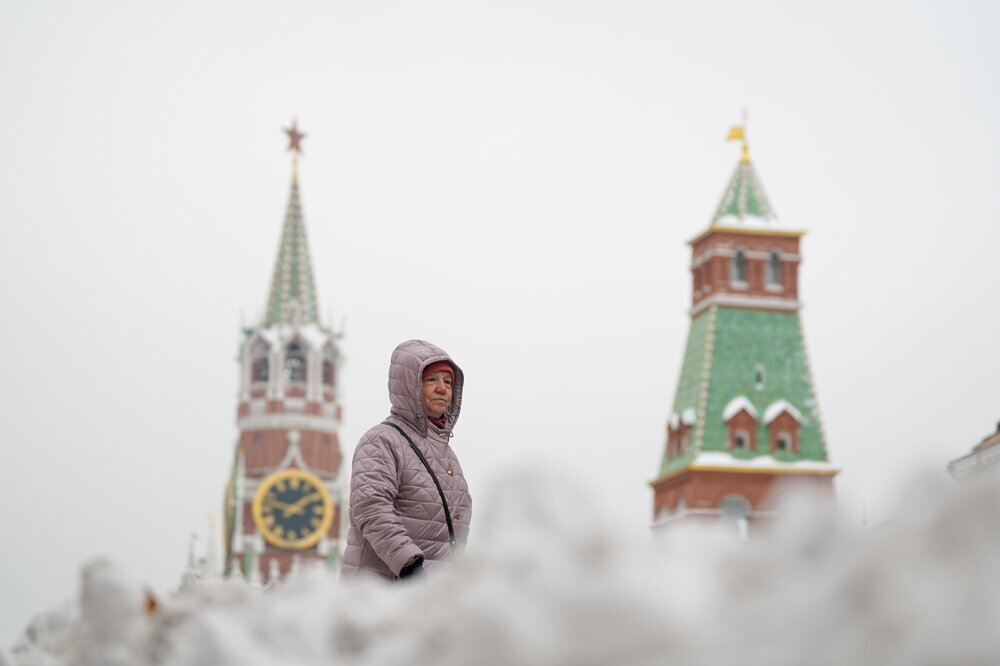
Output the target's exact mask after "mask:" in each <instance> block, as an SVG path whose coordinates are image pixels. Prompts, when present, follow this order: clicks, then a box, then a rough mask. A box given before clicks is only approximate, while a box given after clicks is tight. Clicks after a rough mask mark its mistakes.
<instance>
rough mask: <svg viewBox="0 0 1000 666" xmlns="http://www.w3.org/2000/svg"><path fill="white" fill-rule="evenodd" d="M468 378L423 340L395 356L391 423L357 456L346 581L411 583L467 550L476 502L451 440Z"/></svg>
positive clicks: (365, 440) (370, 435)
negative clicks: (371, 578) (362, 577)
mask: <svg viewBox="0 0 1000 666" xmlns="http://www.w3.org/2000/svg"><path fill="white" fill-rule="evenodd" d="M464 380H465V376H464V375H463V373H462V370H461V368H459V367H458V365H457V364H456V363H455V362H454V361H452V360H451V358H450V357H449V356H448V354H446V353H445V351H444V350H443V349H441V348H439V347H436V346H434V345H432V344H431V343H429V342H425V341H424V340H408V341H407V342H403V343H402V344H400V345H399V346H398V347H396V349H395V350H394V351H393V352H392V360H391V361H390V364H389V400H390V402H391V403H392V409H391V410H390V412H389V418H388V419H386V420H385V421H384V422H383V423H380V424H378V425H376V426H375V427H373V428H371V429H370V430H369V431H368V432H366V433H365V434H364V436H363V437H362V438H361V441H360V442H358V447H357V449H355V451H354V462H353V464H352V467H351V511H350V528H349V529H348V532H347V547H346V549H345V551H344V560H343V563H342V566H341V574H342V575H343V576H345V577H347V576H351V575H354V574H358V573H360V572H367V573H371V574H375V575H377V576H381V577H384V578H387V579H390V580H394V579H398V578H406V577H407V576H412V575H414V574H418V573H420V572H421V571H423V569H424V567H425V566H426V567H427V568H432V567H433V566H434V565H436V564H438V563H440V562H443V561H447V560H452V559H454V558H455V556H456V554H457V551H458V550H459V549H460V548H462V547H464V546H465V543H466V541H467V539H468V534H469V519H470V518H471V517H472V497H471V496H470V495H469V486H468V485H467V484H466V482H465V477H464V476H463V474H462V467H461V465H459V464H458V458H457V457H456V456H455V451H454V449H452V447H451V443H450V439H451V437H452V430H453V429H454V427H455V423H456V422H457V421H458V415H459V412H460V411H461V407H462V386H463V384H464ZM407 438H409V440H410V441H407ZM410 442H412V445H411V443H410ZM414 449H416V450H414ZM417 451H419V454H418V453H417ZM421 455H422V456H423V458H424V459H425V460H426V463H427V465H429V466H430V469H431V470H432V471H433V473H434V474H433V477H436V478H437V483H438V484H440V492H439V490H438V486H437V485H436V484H435V480H434V478H433V477H432V475H431V474H430V473H429V472H428V470H427V467H426V466H425V465H424V462H422V461H421ZM442 494H443V495H444V501H442ZM445 502H446V503H447V510H448V513H449V514H450V518H451V520H450V523H451V524H450V526H449V520H448V519H447V518H446V514H445ZM449 528H450V529H449Z"/></svg>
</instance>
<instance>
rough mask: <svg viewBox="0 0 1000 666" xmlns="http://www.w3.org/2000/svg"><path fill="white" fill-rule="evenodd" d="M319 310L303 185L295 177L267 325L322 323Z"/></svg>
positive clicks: (275, 272) (282, 235) (272, 281)
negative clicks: (301, 191)
mask: <svg viewBox="0 0 1000 666" xmlns="http://www.w3.org/2000/svg"><path fill="white" fill-rule="evenodd" d="M318 310H319V309H318V308H317V306H316V289H315V287H314V286H313V272H312V262H311V261H310V260H309V244H308V242H307V240H306V227H305V223H304V222H303V220H302V206H301V204H300V203H299V182H298V178H296V177H293V178H292V190H291V193H290V194H289V195H288V209H287V211H286V212H285V225H284V227H283V228H282V231H281V243H280V245H279V246H278V257H277V259H276V260H275V262H274V275H273V277H272V278H271V293H270V295H269V296H268V299H267V312H266V313H265V315H264V325H265V326H275V325H279V324H309V323H318V322H319V314H318Z"/></svg>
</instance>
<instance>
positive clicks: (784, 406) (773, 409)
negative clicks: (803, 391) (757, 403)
mask: <svg viewBox="0 0 1000 666" xmlns="http://www.w3.org/2000/svg"><path fill="white" fill-rule="evenodd" d="M782 412H788V413H789V414H791V415H792V418H793V419H795V420H796V421H798V422H799V423H802V413H801V412H799V410H797V409H795V406H794V405H792V404H791V403H789V402H787V401H785V400H778V401H777V402H772V403H771V404H770V405H768V407H767V409H765V410H764V423H766V424H768V425H770V424H771V421H773V420H774V419H776V418H778V416H779V415H780V414H781V413H782Z"/></svg>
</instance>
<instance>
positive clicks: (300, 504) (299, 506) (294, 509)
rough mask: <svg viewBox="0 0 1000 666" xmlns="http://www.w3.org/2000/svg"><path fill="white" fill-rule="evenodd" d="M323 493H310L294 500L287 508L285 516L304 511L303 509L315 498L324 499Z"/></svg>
mask: <svg viewBox="0 0 1000 666" xmlns="http://www.w3.org/2000/svg"><path fill="white" fill-rule="evenodd" d="M322 497H323V496H322V495H320V494H319V493H318V492H313V493H309V494H308V495H303V496H302V497H300V498H299V499H298V500H297V501H295V502H293V503H292V505H291V506H290V507H288V508H287V509H286V510H285V517H286V518H287V517H288V516H293V515H295V514H297V513H302V510H303V509H305V508H306V504H308V503H309V502H311V501H313V500H314V499H322Z"/></svg>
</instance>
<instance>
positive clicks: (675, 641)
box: [0, 473, 1000, 666]
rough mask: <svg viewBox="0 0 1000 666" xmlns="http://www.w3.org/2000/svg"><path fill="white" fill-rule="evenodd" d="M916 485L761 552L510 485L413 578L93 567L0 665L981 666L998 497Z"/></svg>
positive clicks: (988, 643)
mask: <svg viewBox="0 0 1000 666" xmlns="http://www.w3.org/2000/svg"><path fill="white" fill-rule="evenodd" d="M915 487H916V490H917V492H915V493H914V496H913V498H912V499H911V500H910V501H908V502H907V506H908V507H909V508H910V509H911V513H909V514H908V515H905V516H901V517H900V518H899V519H898V520H896V521H894V522H892V523H891V524H888V525H885V526H882V527H879V528H876V529H870V530H860V529H848V528H846V527H845V526H844V525H842V524H841V523H839V522H838V518H837V516H836V515H835V513H834V512H833V511H832V510H831V508H830V507H828V506H824V505H822V504H819V503H817V502H815V501H813V500H812V499H810V498H808V497H805V496H802V495H793V496H789V497H788V498H786V500H785V504H786V509H787V510H786V511H785V512H784V516H785V517H784V518H783V519H782V520H781V521H780V522H779V523H778V524H777V525H776V528H775V533H774V536H773V539H772V540H770V541H768V542H758V543H752V544H747V543H743V544H740V543H737V542H735V541H733V540H731V539H729V538H728V537H724V536H723V535H722V534H721V533H719V532H713V531H707V530H703V531H701V532H694V531H691V532H674V533H671V534H670V535H668V536H667V537H665V538H662V539H652V538H630V539H626V538H625V537H623V536H622V534H620V533H619V531H618V530H616V529H615V528H614V526H613V523H611V522H608V521H607V520H605V519H603V518H601V517H599V516H600V514H599V511H598V510H597V508H596V507H593V506H592V505H591V502H590V500H589V497H588V495H587V492H586V490H585V489H584V488H582V487H580V486H579V485H577V484H576V483H574V482H570V481H568V480H560V479H558V478H554V477H553V476H552V475H551V474H548V475H540V474H534V473H522V474H517V475H512V476H511V477H509V478H508V479H506V481H505V482H504V483H503V484H501V487H500V488H499V489H498V490H497V491H496V492H494V493H493V496H491V497H484V498H483V499H482V501H481V502H480V506H486V507H489V510H488V511H483V512H480V515H478V516H477V517H476V523H475V524H474V528H475V531H474V537H475V539H476V548H475V549H474V550H470V552H469V553H468V554H467V555H466V557H465V559H464V560H463V561H461V562H460V563H458V564H456V565H454V566H452V567H450V568H448V569H445V570H441V571H438V572H436V573H435V574H434V575H433V576H430V577H425V578H424V579H423V580H421V581H418V582H414V583H410V584H405V585H394V586H389V585H383V584H378V583H376V582H373V581H368V582H364V583H357V584H352V585H341V584H340V583H338V582H337V581H336V580H335V579H332V578H331V577H329V576H328V575H327V574H326V573H324V572H322V571H311V572H306V573H304V574H302V575H300V576H298V577H297V578H295V579H293V580H290V581H288V583H287V584H285V585H282V586H279V587H276V588H273V589H271V590H269V591H265V592H262V591H260V590H256V589H251V588H249V587H247V586H246V585H245V584H243V583H241V582H228V583H221V582H220V583H202V584H199V585H197V586H195V587H193V588H192V589H190V590H188V591H185V592H183V593H178V594H176V595H175V596H173V597H172V598H170V599H168V600H163V601H160V603H159V607H158V608H157V609H156V610H155V611H154V612H152V613H150V612H148V611H147V609H146V608H145V605H146V600H145V599H144V593H143V590H142V588H141V586H140V585H137V584H135V583H133V582H130V581H128V580H127V579H126V578H125V577H124V576H123V575H122V574H121V573H120V572H119V571H118V569H116V568H115V567H114V566H113V565H112V564H110V563H108V562H95V563H91V564H89V565H87V566H86V567H85V568H84V570H83V575H82V586H81V592H80V599H79V602H78V603H76V604H73V605H72V606H68V607H66V608H63V609H58V610H55V611H52V612H50V613H47V614H45V615H42V616H40V617H38V618H36V619H35V621H34V622H33V623H32V625H31V627H29V630H28V632H27V633H26V634H25V636H24V637H23V638H22V639H21V641H20V642H19V643H18V645H16V646H15V647H14V649H13V650H12V651H11V652H9V653H7V654H5V655H0V666H27V665H32V666H34V665H41V664H45V665H52V666H61V665H69V664H73V665H75V666H97V665H98V664H100V665H102V666H113V665H119V664H120V665H125V664H128V665H130V666H145V665H148V664H163V665H170V666H174V665H178V666H179V665H182V664H183V665H185V666H201V665H204V666H208V665H210V664H211V665H213V666H226V665H233V666H236V665H239V666H256V665H261V666H263V665H265V664H266V665H268V666H277V665H281V666H284V665H288V666H292V665H295V666H299V665H303V666H304V665H311V664H317V665H318V664H324V665H327V664H351V665H356V666H369V665H371V666H375V665H377V666H394V665H397V664H399V665H402V664H407V665H409V664H435V665H436V666H469V665H470V664H477V665H478V664H482V665H487V666H488V665H492V664H496V665H498V666H499V665H501V664H502V665H504V666H507V665H508V664H566V665H567V666H568V665H573V666H578V665H588V664H751V665H753V664H768V665H770V664H804V663H811V664H844V663H862V664H907V665H909V664H941V663H949V664H979V663H1000V630H998V629H997V627H1000V577H998V576H997V575H996V573H995V572H996V567H997V563H1000V485H998V484H996V483H992V484H980V485H976V486H965V487H961V488H955V487H950V486H937V485H935V484H933V483H930V482H925V483H921V484H918V485H916V486H915ZM484 514H485V515H484Z"/></svg>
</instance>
